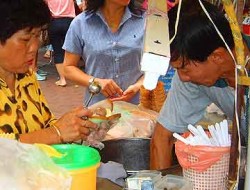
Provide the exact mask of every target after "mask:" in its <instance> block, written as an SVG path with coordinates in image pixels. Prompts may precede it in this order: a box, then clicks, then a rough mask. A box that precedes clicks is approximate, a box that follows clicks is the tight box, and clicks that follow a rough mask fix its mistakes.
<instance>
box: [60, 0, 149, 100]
mask: <svg viewBox="0 0 250 190" xmlns="http://www.w3.org/2000/svg"><path fill="white" fill-rule="evenodd" d="M85 2H86V9H85V11H84V12H83V13H81V14H80V15H78V16H77V17H76V18H75V19H74V20H73V21H72V23H71V25H70V28H69V30H68V32H67V35H66V38H65V42H64V46H63V48H64V49H65V58H64V63H63V64H64V71H65V72H64V74H65V77H66V78H68V79H70V80H73V81H74V82H76V83H78V84H80V85H82V86H89V85H90V84H91V83H92V82H93V81H96V82H98V83H99V84H100V85H101V86H102V89H101V93H100V94H98V95H96V96H94V97H93V99H92V102H91V104H93V103H95V102H98V101H101V100H103V99H105V98H110V99H112V100H122V101H127V102H131V103H134V104H138V103H139V89H140V86H141V84H142V79H143V74H142V72H141V67H140V61H141V55H142V48H143V35H144V23H145V22H144V21H145V19H144V14H143V12H142V11H141V10H138V9H136V8H135V6H134V1H130V0H86V1H85ZM81 57H82V59H83V61H84V62H85V68H84V71H83V70H80V69H79V68H78V67H77V65H78V62H79V60H80V58H81ZM89 96H90V94H89V93H88V91H86V95H85V98H86V100H87V99H88V97H89Z"/></svg>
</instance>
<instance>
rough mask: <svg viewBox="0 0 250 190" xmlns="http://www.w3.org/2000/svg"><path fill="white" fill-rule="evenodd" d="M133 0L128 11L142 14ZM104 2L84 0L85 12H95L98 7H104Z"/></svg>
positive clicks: (101, 0) (100, 0)
mask: <svg viewBox="0 0 250 190" xmlns="http://www.w3.org/2000/svg"><path fill="white" fill-rule="evenodd" d="M134 1H135V0H131V1H130V3H129V5H128V7H129V9H130V11H131V12H132V13H134V14H137V15H138V14H139V15H141V14H142V12H143V11H142V9H141V7H137V6H135V2H134ZM104 2H105V0H86V11H87V12H88V13H93V12H96V11H97V10H98V9H99V8H100V7H102V6H103V5H104Z"/></svg>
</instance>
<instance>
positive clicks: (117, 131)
mask: <svg viewBox="0 0 250 190" xmlns="http://www.w3.org/2000/svg"><path fill="white" fill-rule="evenodd" d="M113 104H114V106H113V113H120V114H121V118H120V120H119V121H118V122H117V124H116V125H115V126H114V127H113V128H112V129H111V130H109V131H108V133H107V136H106V137H105V140H108V139H116V138H130V137H139V138H148V137H151V135H152V132H153V130H154V126H155V124H156V118H157V116H158V113H157V112H155V111H152V110H148V109H145V108H142V107H139V106H137V105H134V104H131V103H128V102H124V101H116V102H113Z"/></svg>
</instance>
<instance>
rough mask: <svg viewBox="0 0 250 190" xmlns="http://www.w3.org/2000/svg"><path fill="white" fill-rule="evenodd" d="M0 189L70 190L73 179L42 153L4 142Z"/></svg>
mask: <svg viewBox="0 0 250 190" xmlns="http://www.w3.org/2000/svg"><path fill="white" fill-rule="evenodd" d="M0 155H1V163H0V189H13V190H14V189H18V190H34V189H36V190H69V189H70V187H71V180H72V178H71V176H70V175H69V174H68V173H67V171H66V170H64V169H63V168H60V167H59V166H57V165H56V164H55V163H54V162H53V161H52V160H51V159H50V158H49V157H48V156H47V155H46V154H45V153H44V152H43V151H42V150H40V149H39V148H38V147H36V146H34V145H30V144H23V143H20V142H17V141H15V140H9V139H4V138H0Z"/></svg>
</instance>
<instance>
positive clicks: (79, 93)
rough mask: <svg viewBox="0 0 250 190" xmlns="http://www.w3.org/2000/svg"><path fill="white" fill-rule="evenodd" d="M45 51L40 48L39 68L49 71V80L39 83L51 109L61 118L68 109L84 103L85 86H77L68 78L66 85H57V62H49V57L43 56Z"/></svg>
mask: <svg viewBox="0 0 250 190" xmlns="http://www.w3.org/2000/svg"><path fill="white" fill-rule="evenodd" d="M44 53H45V50H44V49H40V50H39V53H38V68H40V69H41V70H43V71H46V72H48V75H47V80H45V81H39V83H40V85H41V88H42V91H43V94H44V95H45V97H46V99H47V101H48V104H49V107H50V109H51V111H52V112H53V113H54V115H55V116H56V117H57V118H59V117H60V116H62V114H64V113H66V112H67V111H70V110H71V109H73V108H75V107H78V106H81V105H83V94H84V87H81V86H77V85H75V84H74V83H73V82H72V81H69V80H67V86H66V87H60V86H57V85H56V84H55V82H56V81H57V80H58V74H57V71H56V67H55V64H54V63H53V62H52V63H49V59H45V58H43V54H44Z"/></svg>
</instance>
